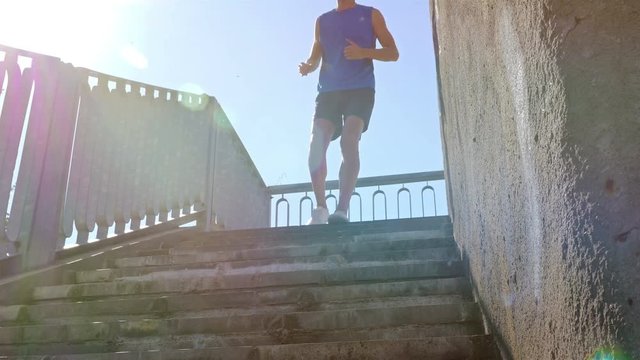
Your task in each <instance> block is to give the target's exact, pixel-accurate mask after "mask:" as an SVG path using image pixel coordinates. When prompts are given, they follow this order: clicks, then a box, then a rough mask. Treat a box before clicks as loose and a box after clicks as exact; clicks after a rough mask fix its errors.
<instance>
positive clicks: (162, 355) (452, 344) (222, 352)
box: [8, 335, 498, 360]
mask: <svg viewBox="0 0 640 360" xmlns="http://www.w3.org/2000/svg"><path fill="white" fill-rule="evenodd" d="M303 353H304V358H305V359H306V360H315V359H318V360H319V359H323V360H325V359H328V358H329V357H330V358H331V359H334V360H343V359H344V360H346V359H358V358H366V359H414V358H415V359H418V358H420V359H422V358H424V356H425V354H429V355H428V356H429V359H436V360H438V359H443V360H444V359H447V360H456V359H467V360H474V359H484V360H491V359H498V357H497V355H496V352H495V347H494V345H493V338H492V336H490V335H467V336H442V337H425V338H418V339H400V340H398V339H393V340H365V341H335V342H326V343H300V344H281V345H262V346H232V347H212V348H202V349H193V348H188V349H165V348H159V349H154V350H144V351H122V352H118V353H117V354H115V353H93V354H90V355H91V358H92V359H95V360H102V359H109V360H110V359H145V360H146V359H149V360H152V359H184V360H189V359H219V358H224V359H227V360H235V359H238V360H244V359H249V358H250V359H256V360H260V359H283V358H287V359H293V358H299V356H300V354H303ZM37 356H38V355H34V356H29V357H19V358H20V359H23V360H31V359H41V358H38V357H37ZM86 356H87V354H78V355H68V356H67V357H66V359H68V360H74V359H85V358H86ZM8 359H14V358H12V357H9V358H8ZM16 359H17V357H16Z"/></svg>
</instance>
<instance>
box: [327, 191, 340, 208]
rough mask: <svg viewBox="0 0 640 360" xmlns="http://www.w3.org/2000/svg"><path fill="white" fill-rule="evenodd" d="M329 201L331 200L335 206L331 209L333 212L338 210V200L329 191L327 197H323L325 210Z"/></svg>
mask: <svg viewBox="0 0 640 360" xmlns="http://www.w3.org/2000/svg"><path fill="white" fill-rule="evenodd" d="M329 199H333V201H334V203H335V204H336V206H334V207H333V210H334V211H335V209H337V208H338V198H336V196H335V195H333V193H332V192H331V190H329V195H327V196H325V200H326V201H327V209H328V207H329Z"/></svg>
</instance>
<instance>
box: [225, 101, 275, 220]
mask: <svg viewBox="0 0 640 360" xmlns="http://www.w3.org/2000/svg"><path fill="white" fill-rule="evenodd" d="M214 118H215V121H216V129H217V132H218V134H217V136H216V139H217V145H216V149H215V152H216V157H215V162H214V169H215V176H214V180H213V184H214V185H213V187H214V199H213V208H214V210H215V212H216V214H217V216H218V222H219V223H220V224H222V225H223V226H224V227H225V229H227V230H237V229H253V228H268V227H269V226H270V225H271V193H270V192H269V189H268V188H267V186H266V185H265V183H264V181H263V180H262V176H260V173H259V172H258V169H257V168H256V166H255V165H254V163H253V161H252V160H251V156H249V153H248V152H247V149H246V148H245V147H244V145H243V144H242V141H241V140H240V137H239V136H238V134H237V133H236V131H235V130H234V129H233V126H232V125H231V123H230V122H229V119H228V118H227V115H226V114H225V113H224V111H223V110H222V108H221V107H218V108H217V110H216V112H215V115H214Z"/></svg>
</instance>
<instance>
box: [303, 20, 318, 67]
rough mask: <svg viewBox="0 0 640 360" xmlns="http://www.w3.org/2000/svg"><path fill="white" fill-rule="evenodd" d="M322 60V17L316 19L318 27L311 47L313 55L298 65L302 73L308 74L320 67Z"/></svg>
mask: <svg viewBox="0 0 640 360" xmlns="http://www.w3.org/2000/svg"><path fill="white" fill-rule="evenodd" d="M321 60H322V46H321V45H320V19H317V20H316V29H315V34H314V40H313V46H312V47H311V55H309V58H308V59H307V61H305V62H301V63H300V65H298V70H299V71H300V75H302V76H306V75H308V74H310V73H312V72H314V71H316V69H317V68H318V66H319V65H320V61H321Z"/></svg>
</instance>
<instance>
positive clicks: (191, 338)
mask: <svg viewBox="0 0 640 360" xmlns="http://www.w3.org/2000/svg"><path fill="white" fill-rule="evenodd" d="M482 332H483V329H482V327H481V326H480V325H479V324H478V323H477V322H464V323H455V324H436V325H404V326H395V327H386V328H378V329H355V330H354V329H347V330H328V331H291V332H289V333H287V334H286V339H285V340H286V341H287V343H288V344H303V343H330V342H339V341H345V340H346V339H348V340H349V341H372V340H400V339H418V338H428V337H443V336H445V337H457V336H471V335H481V334H482ZM282 340H283V338H282V337H278V336H274V334H268V333H266V332H255V333H243V334H196V335H174V336H168V337H167V336H156V337H146V338H142V339H140V338H118V339H117V341H114V342H96V341H88V342H83V343H50V344H26V345H0V353H1V354H3V355H4V356H9V355H11V356H17V355H36V354H48V355H59V354H82V353H105V352H143V351H153V350H157V349H163V350H170V349H205V348H218V347H226V348H228V347H235V346H265V345H280V344H282ZM0 358H1V357H0Z"/></svg>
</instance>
